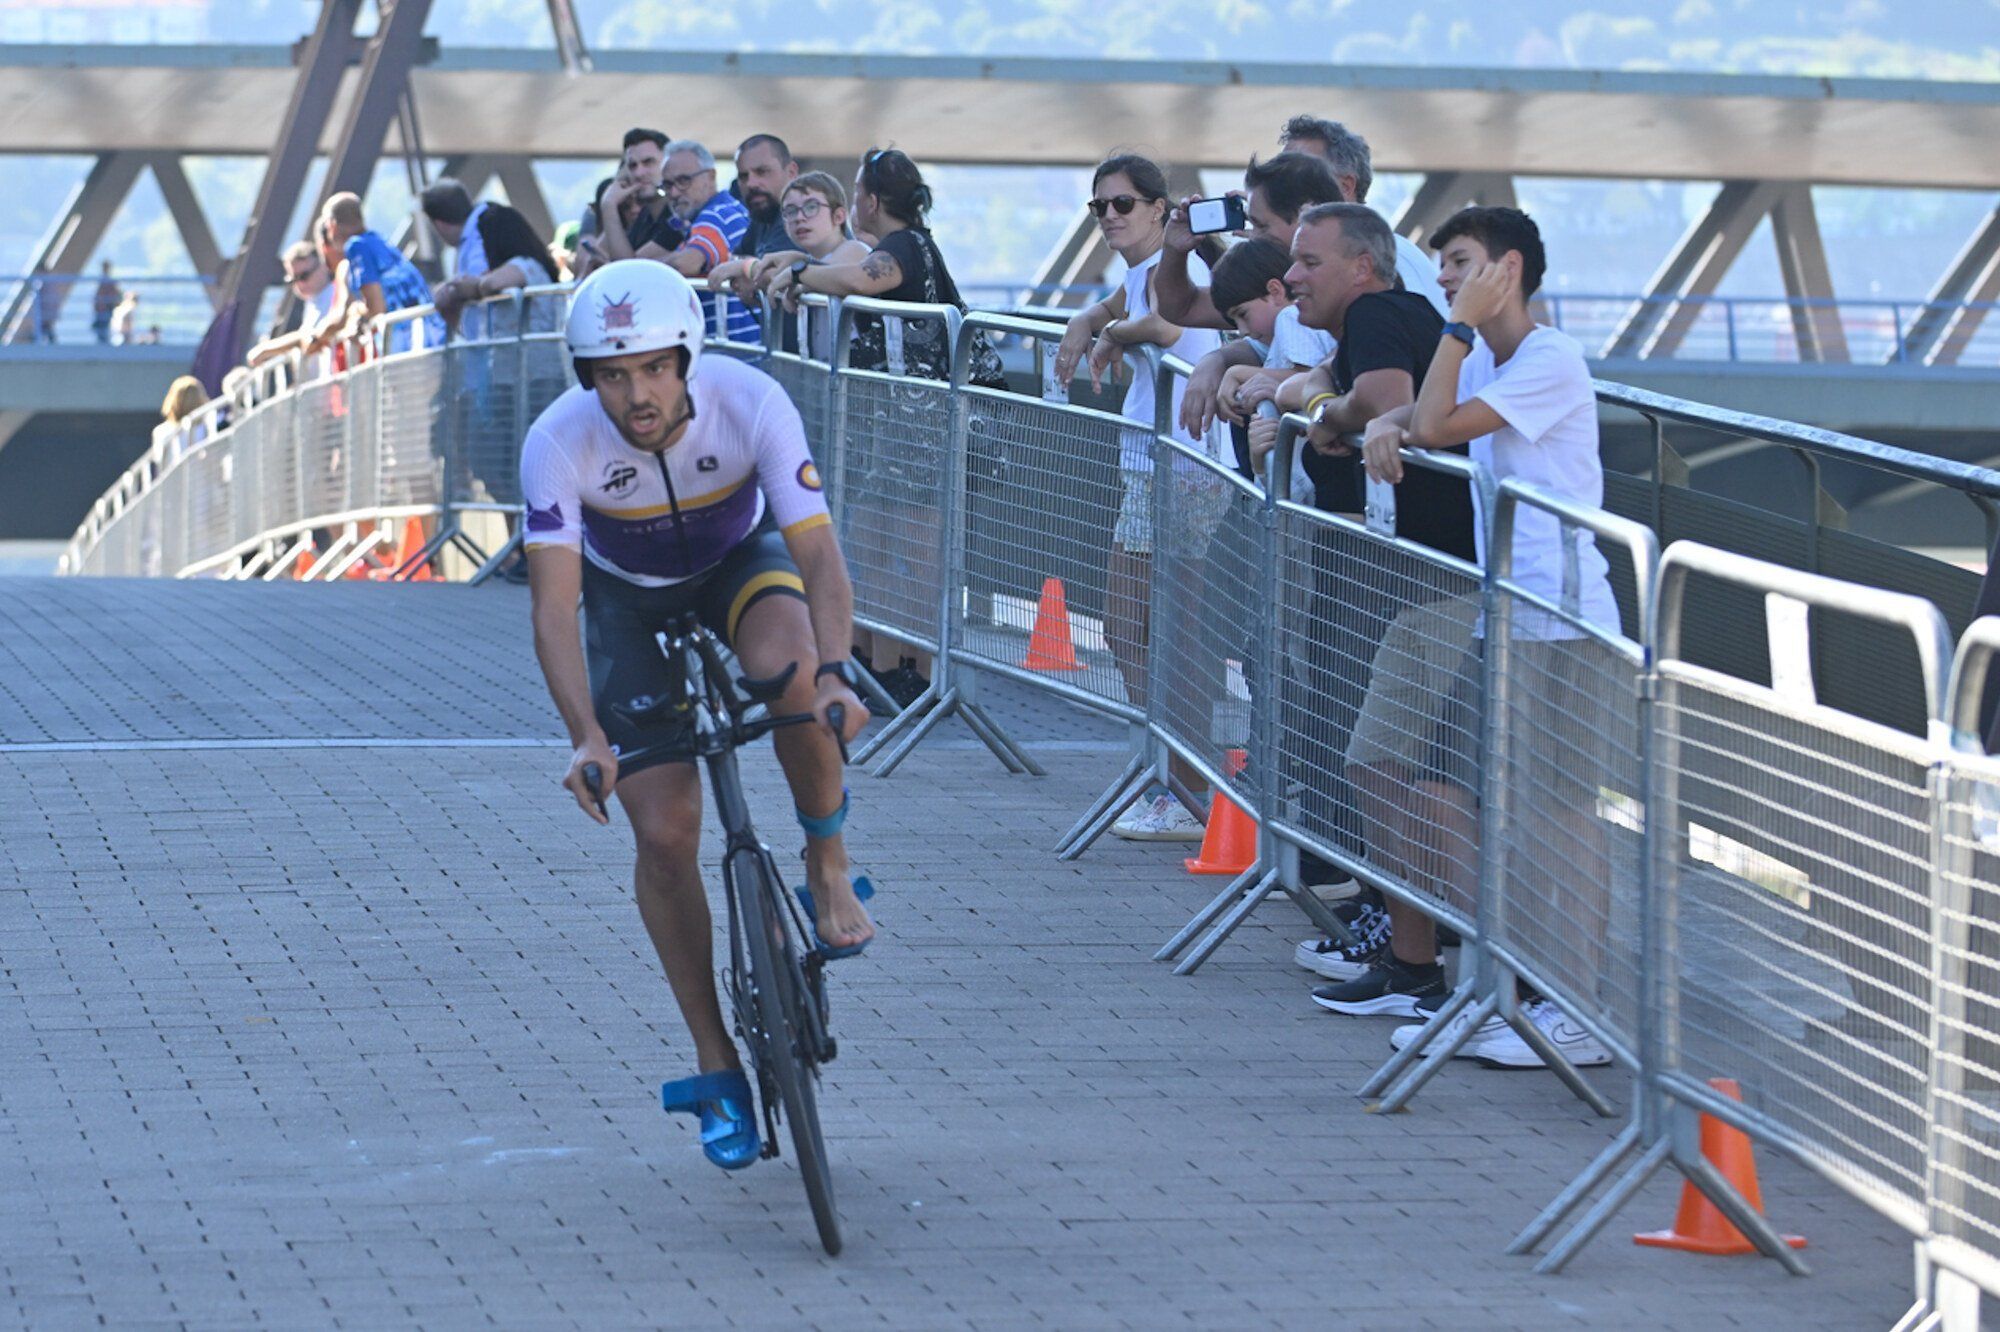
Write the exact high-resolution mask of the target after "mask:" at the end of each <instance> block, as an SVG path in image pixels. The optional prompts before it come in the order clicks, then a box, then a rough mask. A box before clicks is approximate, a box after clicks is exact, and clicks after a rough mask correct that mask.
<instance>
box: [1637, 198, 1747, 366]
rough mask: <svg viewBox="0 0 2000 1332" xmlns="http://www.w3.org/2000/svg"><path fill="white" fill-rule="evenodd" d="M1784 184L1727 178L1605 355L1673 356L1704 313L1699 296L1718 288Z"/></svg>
mask: <svg viewBox="0 0 2000 1332" xmlns="http://www.w3.org/2000/svg"><path fill="white" fill-rule="evenodd" d="M1784 188H1785V187H1784V186H1782V185H1775V184H1772V183H1771V182H1769V181H1755V180H1731V181H1724V182H1723V185H1722V189H1721V191H1720V192H1719V193H1717V195H1716V196H1715V201H1714V202H1713V203H1711V204H1710V205H1709V206H1708V211H1706V212H1704V213H1703V214H1702V215H1701V216H1700V217H1698V218H1696V219H1695V220H1694V223H1693V225H1692V226H1690V227H1689V228H1688V229H1687V232H1686V234H1685V235H1683V236H1682V237H1681V239H1680V241H1679V243H1678V244H1676V245H1675V246H1674V248H1673V252H1672V253H1671V254H1669V255H1668V256H1667V259H1666V262H1665V263H1663V264H1661V265H1660V269H1659V271H1658V272H1657V273H1655V274H1654V275H1653V280H1652V281H1651V282H1648V283H1647V284H1646V292H1645V295H1643V296H1641V297H1640V298H1639V301H1638V303H1637V304H1635V305H1634V306H1633V307H1632V308H1631V310H1630V311H1628V312H1627V313H1626V315H1625V318H1624V319H1622V320H1621V321H1619V325H1618V328H1617V331H1615V332H1614V333H1613V334H1612V335H1611V340H1610V341H1609V342H1608V343H1606V344H1605V348H1604V350H1603V352H1602V353H1600V354H1601V355H1604V356H1672V355H1673V354H1674V350H1675V349H1676V348H1678V347H1679V346H1680V344H1681V340H1682V339H1683V338H1685V337H1686V336H1687V332H1688V330H1689V329H1690V328H1692V327H1693V326H1694V321H1695V320H1696V319H1697V318H1698V317H1699V316H1700V314H1701V301H1700V300H1699V299H1698V298H1700V297H1705V296H1711V295H1713V294H1714V293H1715V288H1716V286H1717V285H1718V284H1719V283H1720V282H1721V281H1722V277H1723V274H1725V273H1727V272H1728V271H1729V266H1730V265H1731V264H1733V263H1735V262H1736V256H1737V255H1739V254H1741V253H1742V252H1743V247H1744V245H1745V244H1746V243H1748V241H1749V240H1750V236H1751V234H1752V233H1753V232H1755V231H1756V230H1757V224H1758V223H1759V222H1762V221H1763V220H1764V218H1765V216H1766V215H1767V214H1769V213H1770V211H1771V209H1772V208H1774V207H1775V206H1776V205H1777V202H1778V197H1779V194H1780V192H1781V191H1782V190H1783V189H1784ZM1689 298H1697V299H1689Z"/></svg>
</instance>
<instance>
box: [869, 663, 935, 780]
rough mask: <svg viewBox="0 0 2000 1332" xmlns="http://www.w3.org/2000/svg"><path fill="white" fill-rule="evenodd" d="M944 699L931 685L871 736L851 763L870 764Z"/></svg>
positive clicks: (933, 685)
mask: <svg viewBox="0 0 2000 1332" xmlns="http://www.w3.org/2000/svg"><path fill="white" fill-rule="evenodd" d="M942 697H943V692H942V691H941V690H939V688H938V687H937V685H936V684H935V683H933V684H931V685H930V686H929V687H927V688H926V689H925V690H924V692H923V693H921V694H918V695H917V696H916V697H915V698H913V699H911V700H910V706H909V707H907V708H904V709H903V710H902V711H901V712H899V713H897V714H896V715H895V716H893V717H891V718H889V720H888V721H886V722H884V723H883V725H882V729H881V730H879V731H877V732H875V734H874V735H872V736H870V737H869V738H868V739H867V740H866V741H865V742H863V743H862V744H861V745H860V746H859V747H858V748H856V749H855V751H854V753H853V755H852V758H851V761H852V762H853V763H855V764H857V765H859V764H864V763H866V762H868V760H870V759H872V758H874V757H875V755H876V754H877V753H878V752H880V751H881V750H882V748H883V747H884V746H886V745H887V744H888V743H889V741H890V740H892V739H894V738H895V737H896V736H898V735H900V734H901V733H902V732H903V731H904V730H906V729H908V728H909V727H911V726H914V725H916V724H917V723H918V722H919V721H921V720H923V718H924V715H925V714H926V713H927V712H929V711H930V709H931V707H932V706H933V705H934V704H936V703H937V701H938V700H939V699H940V698H942Z"/></svg>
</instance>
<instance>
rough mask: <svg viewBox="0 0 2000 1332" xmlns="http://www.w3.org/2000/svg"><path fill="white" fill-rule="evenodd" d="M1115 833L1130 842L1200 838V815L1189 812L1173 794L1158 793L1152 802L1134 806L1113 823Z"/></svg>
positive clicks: (1187, 840)
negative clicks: (1159, 794)
mask: <svg viewBox="0 0 2000 1332" xmlns="http://www.w3.org/2000/svg"><path fill="white" fill-rule="evenodd" d="M1111 832H1112V835H1113V836H1117V837H1123V838H1124V839H1125V840H1126V841H1128V842H1199V841H1200V840H1201V836H1202V832H1203V828H1202V823H1201V820H1200V819H1197V818H1196V817H1195V816H1194V815H1192V814H1190V813H1188V812H1187V810H1186V809H1185V808H1183V807H1182V805H1181V802H1180V801H1178V800H1176V799H1174V798H1173V797H1172V796H1170V795H1163V796H1155V797H1153V801H1152V803H1151V804H1149V805H1138V806H1135V807H1134V809H1133V811H1132V812H1131V813H1130V814H1127V815H1126V816H1125V817H1124V818H1122V819H1120V820H1118V822H1116V823H1114V824H1112V825H1111Z"/></svg>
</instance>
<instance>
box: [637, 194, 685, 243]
mask: <svg viewBox="0 0 2000 1332" xmlns="http://www.w3.org/2000/svg"><path fill="white" fill-rule="evenodd" d="M625 239H626V240H628V241H630V242H631V243H632V250H633V252H634V253H637V252H638V249H639V247H640V246H641V245H644V244H645V243H646V242H647V241H651V242H653V244H655V245H657V246H659V247H660V248H661V249H663V250H665V251H666V252H667V253H668V254H672V253H673V252H674V251H675V250H678V249H680V248H681V246H682V245H683V244H685V243H686V242H687V229H686V228H685V227H683V226H681V220H680V219H679V218H677V217H675V216H674V210H673V209H671V208H669V207H667V206H666V205H665V204H661V205H660V211H659V213H658V215H656V216H648V215H647V210H645V209H643V208H642V209H640V210H639V216H637V217H635V218H633V219H632V225H631V226H629V227H627V228H625Z"/></svg>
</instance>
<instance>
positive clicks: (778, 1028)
mask: <svg viewBox="0 0 2000 1332" xmlns="http://www.w3.org/2000/svg"><path fill="white" fill-rule="evenodd" d="M747 859H749V860H750V861H751V865H750V866H747V867H746V868H748V869H749V870H750V872H749V873H747V874H743V875H740V876H738V877H737V880H736V882H737V883H738V884H739V885H740V886H741V887H742V888H743V889H744V890H746V891H745V893H744V896H745V897H746V898H747V899H748V900H747V901H745V902H744V903H743V907H744V911H743V924H744V932H745V933H746V934H747V935H748V936H749V945H750V971H751V985H752V988H753V989H754V990H755V991H756V998H757V1015H758V1018H759V1020H760V1023H761V1025H762V1026H763V1028H764V1049H763V1051H762V1052H761V1053H762V1060H763V1069H762V1071H763V1072H765V1073H767V1074H768V1075H769V1076H770V1080H771V1082H772V1083H774V1084H776V1086H777V1089H778V1100H779V1103H780V1105H781V1106H782V1107H783V1111H784V1119H785V1122H786V1123H787V1124H789V1125H790V1126H791V1130H792V1148H793V1150H794V1151H795V1152H796V1153H797V1157H798V1163H799V1175H800V1177H801V1178H802V1179H803V1180H804V1181H805V1186H806V1201H807V1202H808V1203H810V1204H811V1206H812V1214H813V1223H814V1224H815V1225H817V1226H818V1227H819V1242H820V1244H821V1246H822V1247H824V1248H825V1249H826V1251H827V1254H828V1255H829V1256H833V1255H837V1254H838V1253H839V1252H840V1216H839V1214H838V1213H837V1212H835V1211H834V1206H833V1175H832V1172H831V1171H830V1170H829V1168H828V1165H827V1157H826V1140H825V1138H824V1137H823V1136H822V1135H821V1133H820V1127H819V1103H818V1099H817V1097H816V1095H815V1088H814V1083H815V1081H816V1079H817V1074H816V1064H815V1062H814V1058H813V1054H812V1034H811V1032H812V1028H811V1025H810V1024H811V1017H810V1016H809V1015H808V1013H807V1012H806V1005H807V1004H809V1003H811V1002H812V1000H811V997H810V996H809V995H807V994H806V993H805V989H804V986H803V985H802V984H801V983H800V974H799V970H798V964H797V959H796V955H795V953H794V951H793V949H792V947H791V946H790V943H789V940H788V936H787V935H786V933H785V928H784V925H783V923H782V917H781V916H780V914H779V911H780V905H779V900H778V897H777V894H778V893H780V892H782V891H783V887H782V885H781V884H780V882H779V880H778V877H777V868H776V866H774V865H772V864H771V862H770V860H769V859H768V858H767V857H765V856H761V855H752V856H749V857H747Z"/></svg>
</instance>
